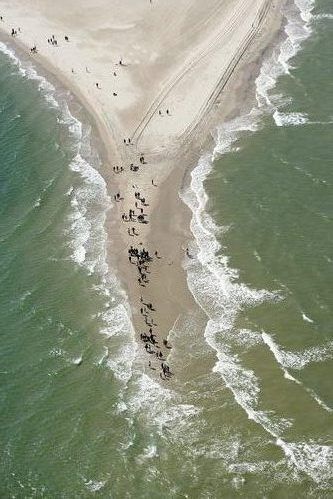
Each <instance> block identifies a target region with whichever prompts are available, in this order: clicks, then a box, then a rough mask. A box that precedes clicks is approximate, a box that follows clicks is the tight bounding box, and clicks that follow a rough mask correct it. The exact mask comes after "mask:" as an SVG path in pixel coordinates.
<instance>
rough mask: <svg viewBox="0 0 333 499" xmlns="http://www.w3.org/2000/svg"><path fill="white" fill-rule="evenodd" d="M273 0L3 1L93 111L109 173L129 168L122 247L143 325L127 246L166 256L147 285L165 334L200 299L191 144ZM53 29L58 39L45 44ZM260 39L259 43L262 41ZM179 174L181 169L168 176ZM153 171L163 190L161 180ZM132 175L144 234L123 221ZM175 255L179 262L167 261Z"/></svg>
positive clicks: (0, 11)
mask: <svg viewBox="0 0 333 499" xmlns="http://www.w3.org/2000/svg"><path fill="white" fill-rule="evenodd" d="M279 1H280V0H279ZM274 3H275V5H274V4H273V3H272V2H271V1H270V0H205V1H203V0H152V1H151V2H150V1H149V0H2V1H1V7H0V15H2V16H3V18H4V22H2V23H1V25H0V28H1V29H2V30H4V31H6V32H7V34H10V31H11V29H12V28H15V29H18V28H20V32H19V33H18V36H17V39H16V41H17V42H19V43H21V44H23V45H24V46H25V47H26V48H28V49H29V48H30V47H32V46H34V45H36V47H37V50H38V53H37V54H36V55H32V57H34V58H35V59H36V61H38V62H40V63H42V64H44V65H46V66H47V67H48V69H49V70H51V71H52V73H53V74H54V75H56V76H58V77H59V78H60V79H61V80H62V81H63V82H65V83H66V84H67V85H69V86H70V87H71V89H72V91H73V92H74V93H76V94H77V95H78V96H79V98H80V100H81V102H83V103H84V104H85V105H86V107H87V108H88V109H89V111H90V112H91V113H93V114H94V116H95V120H96V122H97V123H98V127H99V131H100V132H101V135H102V137H103V140H104V142H105V144H106V146H107V149H108V151H109V155H108V158H109V164H108V165H107V168H108V170H109V171H110V172H112V167H113V166H114V165H116V164H118V165H123V167H124V168H125V170H126V171H125V172H124V173H123V174H122V175H115V176H114V182H113V181H112V180H111V182H109V184H110V189H111V190H113V192H115V191H119V192H120V193H121V194H122V196H124V198H125V200H124V202H123V203H122V204H121V206H119V204H118V205H117V207H116V209H115V210H114V212H113V213H112V217H113V220H114V223H113V236H114V240H115V241H116V244H118V245H119V248H120V251H119V252H118V253H119V255H120V256H119V258H118V260H117V262H116V263H117V264H118V266H119V268H120V269H121V271H120V276H121V278H122V279H123V282H124V285H125V288H126V290H127V291H128V293H129V295H130V299H131V303H132V310H133V313H134V319H135V323H136V326H137V327H138V329H139V328H140V327H141V328H142V327H143V325H144V324H143V323H140V320H141V319H140V316H139V315H138V314H137V313H136V312H137V307H139V306H140V305H139V304H140V301H139V295H140V294H141V293H142V291H143V289H142V288H140V287H139V286H138V283H137V274H136V272H135V270H134V269H133V266H129V265H128V262H127V248H128V246H129V244H135V243H136V242H138V240H139V239H140V241H142V242H143V243H144V244H148V245H149V244H150V245H151V244H152V243H153V244H154V245H157V246H159V248H158V249H159V250H160V251H162V253H163V252H164V253H167V254H168V258H165V259H164V260H163V261H161V262H160V263H159V266H157V264H156V263H154V265H153V272H152V278H151V285H150V286H149V289H147V290H145V291H144V292H145V293H146V295H149V299H150V300H151V301H153V303H154V306H155V307H156V308H157V309H158V313H157V314H158V315H157V316H158V322H159V326H160V328H161V329H160V334H162V335H163V336H166V335H167V332H168V330H169V329H170V327H171V325H172V324H173V323H174V321H175V319H176V318H177V316H178V315H179V313H181V311H182V309H183V308H184V307H190V306H193V303H192V302H191V297H190V295H189V293H188V292H187V288H186V280H185V274H184V272H183V271H182V268H181V260H182V258H183V256H184V254H183V250H182V246H183V245H184V243H185V244H186V237H187V234H188V233H187V232H186V230H188V227H182V223H184V217H183V218H182V217H180V216H179V212H180V211H181V209H182V208H181V206H180V205H181V203H180V201H179V200H178V197H177V192H178V189H179V185H180V183H181V180H182V175H183V171H184V167H185V159H184V158H185V156H184V151H185V150H187V149H188V147H189V146H190V147H191V148H192V149H195V145H196V144H195V143H194V142H193V138H194V137H195V132H196V131H197V126H198V125H200V124H201V123H202V122H203V120H204V118H205V117H206V116H207V113H208V111H210V109H211V106H212V105H213V104H214V102H215V101H216V98H217V97H218V96H219V94H220V92H221V90H222V89H223V88H224V85H225V84H226V82H227V80H228V78H229V77H230V75H231V73H232V72H233V71H234V69H235V67H237V65H238V64H239V62H240V61H241V60H242V56H243V55H244V53H246V51H247V50H248V49H249V47H251V43H252V45H253V44H256V43H257V42H258V40H256V37H257V38H258V37H259V38H260V34H261V33H262V32H264V31H265V23H266V24H267V26H268V27H269V26H270V25H271V22H272V19H273V20H274V17H275V18H279V14H278V10H279V9H278V5H279V3H278V1H276V2H274ZM269 20H270V22H268V21H269ZM267 26H266V29H267ZM52 35H54V36H55V38H56V40H57V42H58V44H57V46H54V45H52V44H50V43H48V39H49V38H51V37H52ZM65 36H68V37H69V41H68V42H66V41H65ZM256 46H257V49H258V50H259V48H258V47H259V45H258V43H257V45H256ZM262 48H263V47H262V46H261V47H260V50H262ZM120 61H122V63H123V64H121V65H120V64H119V62H120ZM96 83H98V87H99V88H97V87H96ZM113 93H116V94H117V95H113ZM224 101H225V102H226V100H225V99H224ZM167 109H168V110H169V115H168V114H167V112H166V111H167ZM159 111H161V115H160V114H159ZM124 138H131V140H132V146H125V145H124V143H123V139H124ZM141 152H144V154H145V158H146V159H147V161H148V164H147V165H145V166H144V167H141V168H140V171H139V172H137V173H133V172H131V171H129V164H130V163H135V164H139V162H138V157H139V155H140V153H141ZM186 161H188V160H186ZM193 166H194V165H193ZM172 171H173V178H172V179H171V180H170V178H169V179H168V181H167V182H166V179H167V178H168V177H169V176H170V173H171V172H172ZM152 178H154V181H155V183H156V184H158V186H159V187H154V186H152V184H151V179H152ZM133 183H135V184H136V185H138V186H139V189H138V190H140V191H141V192H142V193H143V195H144V196H145V197H146V199H147V200H148V202H149V207H147V213H148V215H149V217H150V219H151V220H153V223H150V224H149V225H145V226H142V225H139V224H137V225H136V227H137V229H138V230H139V231H140V237H139V238H136V240H135V241H133V239H134V238H133V237H129V236H128V235H127V229H128V224H124V223H122V222H121V213H122V212H128V209H129V208H134V201H135V199H134V195H133V189H132V184H133ZM156 213H158V217H157V216H156ZM154 214H155V218H154ZM154 220H155V221H154ZM183 229H185V230H183ZM155 247H156V246H154V247H152V248H150V249H151V250H154V249H155ZM170 262H172V266H167V265H168V264H169V263H170ZM129 267H132V268H129ZM141 330H142V329H141Z"/></svg>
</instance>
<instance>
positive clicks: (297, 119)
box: [273, 110, 309, 127]
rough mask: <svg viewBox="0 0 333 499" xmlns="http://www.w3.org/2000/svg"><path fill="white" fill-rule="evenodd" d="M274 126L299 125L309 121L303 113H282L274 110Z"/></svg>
mask: <svg viewBox="0 0 333 499" xmlns="http://www.w3.org/2000/svg"><path fill="white" fill-rule="evenodd" d="M273 118H274V121H275V123H276V126H279V127H281V126H300V125H305V124H306V123H308V122H309V118H308V117H307V115H306V114H304V113H282V112H280V111H278V110H276V111H275V112H274V114H273Z"/></svg>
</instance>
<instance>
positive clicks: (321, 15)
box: [312, 13, 333, 21]
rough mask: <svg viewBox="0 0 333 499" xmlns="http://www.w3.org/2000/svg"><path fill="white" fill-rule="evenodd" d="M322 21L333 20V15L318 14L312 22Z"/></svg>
mask: <svg viewBox="0 0 333 499" xmlns="http://www.w3.org/2000/svg"><path fill="white" fill-rule="evenodd" d="M321 19H333V14H325V13H323V14H316V15H314V16H313V17H312V20H314V21H317V20H321Z"/></svg>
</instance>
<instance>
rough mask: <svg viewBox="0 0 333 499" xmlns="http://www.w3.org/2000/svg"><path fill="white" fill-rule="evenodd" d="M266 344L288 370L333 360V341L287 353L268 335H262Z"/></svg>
mask: <svg viewBox="0 0 333 499" xmlns="http://www.w3.org/2000/svg"><path fill="white" fill-rule="evenodd" d="M262 338H263V341H264V343H266V345H267V346H268V347H269V349H270V350H271V352H272V353H273V355H274V357H275V359H276V360H277V362H278V363H279V364H281V365H282V366H283V367H285V368H287V369H303V368H304V367H305V366H306V365H308V364H310V363H313V362H323V361H325V360H328V359H332V358H333V341H329V342H327V343H326V344H324V345H321V346H315V347H310V348H306V349H304V350H301V351H298V352H286V351H285V350H283V349H282V348H281V347H280V346H279V345H277V343H275V341H274V340H273V338H272V337H271V336H270V335H269V334H268V333H262Z"/></svg>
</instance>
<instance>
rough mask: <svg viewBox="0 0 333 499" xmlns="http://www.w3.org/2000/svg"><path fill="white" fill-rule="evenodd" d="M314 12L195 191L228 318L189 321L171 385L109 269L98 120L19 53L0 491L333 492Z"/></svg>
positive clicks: (318, 36) (328, 148)
mask: <svg viewBox="0 0 333 499" xmlns="http://www.w3.org/2000/svg"><path fill="white" fill-rule="evenodd" d="M302 8H303V11H302V15H303V20H302V19H301V18H300V16H299V15H298V12H299V11H298V10H296V9H291V10H290V11H288V19H289V22H288V24H287V27H286V30H287V32H288V35H289V36H288V38H287V39H286V42H285V43H284V45H283V46H282V48H281V47H279V48H278V49H277V51H276V52H275V53H274V54H273V56H272V58H271V59H269V60H267V61H266V62H265V63H264V66H263V68H262V72H261V76H260V77H259V78H258V80H257V91H258V107H256V108H255V109H254V110H253V111H252V112H251V113H250V114H249V115H247V116H243V117H240V118H238V119H237V120H235V121H234V122H231V123H227V124H225V125H223V127H221V128H220V129H219V130H217V132H216V148H215V151H214V154H213V156H212V154H211V153H209V154H207V155H206V156H204V157H203V158H201V160H200V162H199V164H198V166H197V168H196V169H195V170H194V172H193V175H192V184H191V186H190V188H189V189H188V190H187V191H186V192H184V193H183V198H184V200H185V201H186V202H187V204H188V205H189V206H190V207H191V208H192V209H193V219H192V224H191V228H192V231H193V234H194V236H195V240H194V241H193V243H192V246H193V247H192V250H193V252H196V254H197V256H198V258H197V259H194V260H191V261H189V262H185V266H187V269H188V279H189V286H190V289H191V290H192V292H193V294H194V296H195V298H196V300H197V301H198V303H199V304H200V305H201V307H202V308H203V309H204V310H206V312H207V314H208V316H209V321H208V323H207V324H205V325H203V326H202V327H199V326H198V324H200V325H202V315H200V313H199V312H198V313H197V315H195V316H193V315H192V316H188V317H187V316H185V317H182V318H180V320H179V321H178V322H177V324H176V326H175V328H174V330H173V331H172V332H171V333H170V338H171V339H172V343H173V345H174V349H173V350H172V354H171V358H170V364H171V365H172V366H174V368H175V371H176V373H177V376H176V379H175V380H174V382H173V384H172V389H171V387H170V386H167V385H163V386H160V385H159V384H158V383H156V382H154V381H152V379H151V378H149V377H148V375H147V374H145V373H144V372H143V370H142V363H141V360H140V353H139V351H136V343H135V340H134V336H133V330H132V326H131V323H130V320H129V317H128V314H127V305H126V296H125V295H124V294H123V292H122V291H121V289H120V288H119V284H118V283H117V280H116V279H115V277H114V276H113V274H112V269H109V268H108V266H107V264H106V257H105V256H106V234H105V221H106V219H107V217H108V216H112V207H111V203H110V199H109V197H108V194H107V189H106V184H105V182H104V180H103V178H102V176H101V175H100V173H99V171H100V170H101V169H102V166H101V164H100V160H99V158H98V155H97V154H96V152H95V151H94V150H93V148H92V147H91V138H90V127H89V124H88V123H86V122H85V121H84V120H83V121H82V122H81V121H78V119H76V118H74V117H73V116H72V114H71V112H70V109H72V108H73V106H74V104H75V103H73V100H72V97H71V96H70V95H69V94H68V93H66V92H64V91H63V90H61V89H58V88H57V89H56V88H54V87H53V86H52V85H51V84H50V83H48V82H47V80H45V79H43V78H42V77H41V76H38V74H37V73H36V71H35V70H34V69H33V68H32V67H31V65H30V64H31V63H29V62H24V61H23V62H22V63H19V61H18V60H17V59H15V54H14V53H12V52H10V51H9V52H8V49H5V48H4V47H3V46H2V47H1V48H2V50H5V51H7V55H5V54H1V53H0V67H1V73H0V90H1V91H0V111H1V114H0V168H1V170H0V171H1V179H0V185H1V194H2V196H1V199H0V210H1V231H0V238H1V243H2V244H1V248H0V265H1V271H2V272H1V287H0V292H1V301H0V323H1V349H0V358H1V370H0V371H1V372H0V376H1V385H0V397H1V406H0V407H1V409H0V411H1V426H0V439H1V482H0V483H1V485H0V491H1V496H3V497H66V498H67V497H91V496H94V495H97V496H101V497H134V496H135V497H143V498H144V497H147V498H152V497H203V498H208V497H238V496H240V497H263V496H266V497H297V496H304V495H306V496H310V497H311V496H313V497H329V496H330V487H331V486H332V473H333V467H332V437H331V429H332V412H333V392H332V385H331V383H330V380H331V373H332V360H331V359H332V358H333V338H332V331H331V327H330V325H331V323H332V303H331V296H332V293H331V283H332V275H331V273H332V255H331V247H330V241H331V216H332V213H331V203H330V200H331V199H332V192H331V191H332V171H331V170H332V169H331V164H332V157H333V150H332V140H331V137H332V127H333V125H332V121H333V101H332V98H331V95H332V92H331V91H330V90H331V89H332V83H331V82H332V81H333V79H332V76H333V75H332V68H333V65H332V55H331V45H332V38H333V31H332V30H333V25H332V19H331V18H330V17H329V16H328V15H327V14H332V12H330V10H329V8H330V5H329V2H324V1H322V2H318V3H317V4H316V7H315V9H314V10H313V12H312V17H311V12H310V8H311V4H310V3H308V4H306V5H305V4H304V5H302ZM299 43H302V44H303V45H302V50H301V51H299ZM286 70H288V74H286ZM267 71H269V74H270V75H272V74H274V75H275V79H271V78H269V79H268V78H267V74H266V73H267ZM75 106H76V107H77V103H76V104H75ZM75 106H74V107H75ZM212 160H214V161H212ZM184 352H186V355H184Z"/></svg>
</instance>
